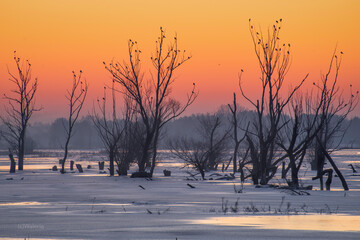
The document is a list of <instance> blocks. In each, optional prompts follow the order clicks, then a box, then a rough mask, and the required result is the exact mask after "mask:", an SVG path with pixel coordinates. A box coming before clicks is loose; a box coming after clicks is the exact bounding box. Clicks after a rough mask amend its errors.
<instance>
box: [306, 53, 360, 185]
mask: <svg viewBox="0 0 360 240" xmlns="http://www.w3.org/2000/svg"><path fill="white" fill-rule="evenodd" d="M342 55H343V53H342V52H340V55H338V54H337V53H336V49H335V51H334V53H333V55H332V57H331V60H330V65H329V68H328V71H327V72H326V73H325V74H323V75H322V77H321V80H320V82H319V83H314V85H315V86H316V87H317V88H318V89H319V91H320V92H321V93H322V95H323V96H322V98H323V104H322V107H321V109H320V113H319V114H320V118H321V121H323V124H322V125H321V128H320V129H319V131H318V133H317V135H316V141H315V159H314V161H313V163H312V167H313V169H316V170H317V176H316V177H314V179H317V178H319V179H320V188H321V190H323V179H322V176H323V175H324V172H325V170H324V164H325V159H326V158H327V159H328V161H329V162H330V164H331V166H332V167H333V168H334V170H335V172H336V173H337V175H338V176H339V178H340V179H341V181H342V184H343V186H344V189H345V190H347V189H346V188H348V187H347V184H346V181H345V179H344V178H343V176H342V174H341V172H340V171H339V169H338V168H337V166H336V165H335V162H334V161H333V160H332V159H331V156H330V155H331V153H332V152H333V151H336V150H338V149H339V147H340V144H341V142H342V139H343V137H344V135H345V132H346V130H347V128H348V126H347V125H346V124H345V120H346V118H347V117H348V115H349V114H350V113H351V112H352V111H353V110H354V108H355V107H356V106H357V104H358V102H359V95H358V93H359V92H358V91H357V92H356V93H353V91H352V85H350V94H349V97H348V98H347V99H346V98H345V97H344V96H343V91H341V89H340V87H339V86H338V81H339V72H340V67H341V61H342Z"/></svg>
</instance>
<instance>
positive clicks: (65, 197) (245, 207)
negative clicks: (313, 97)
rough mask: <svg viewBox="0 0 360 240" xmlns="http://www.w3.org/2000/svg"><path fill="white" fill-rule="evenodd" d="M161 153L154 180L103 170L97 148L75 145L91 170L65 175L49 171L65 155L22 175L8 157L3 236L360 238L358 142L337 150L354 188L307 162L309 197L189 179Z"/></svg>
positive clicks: (0, 160) (1, 176) (35, 160)
mask: <svg viewBox="0 0 360 240" xmlns="http://www.w3.org/2000/svg"><path fill="white" fill-rule="evenodd" d="M160 154H161V155H160V163H159V164H158V166H157V168H156V169H155V175H154V178H153V180H152V181H150V180H146V179H131V178H129V177H117V176H116V177H109V176H107V175H106V174H100V173H99V171H98V167H97V162H98V161H99V160H102V159H105V156H102V155H101V154H99V153H96V152H73V156H72V157H71V158H70V159H68V162H70V160H75V161H76V162H77V163H81V164H82V166H83V168H84V173H78V172H77V171H76V172H75V173H67V174H63V175H62V174H60V173H59V172H53V171H51V170H49V169H51V167H52V166H54V165H56V164H57V163H58V159H60V156H61V154H60V153H58V156H56V153H53V152H42V153H41V155H34V156H30V157H29V158H27V159H26V161H25V165H24V169H25V170H24V171H22V172H17V173H16V174H9V173H8V170H9V160H8V157H7V156H1V157H0V239H24V238H26V239H28V238H30V239H176V238H177V239H179V240H180V239H360V150H359V151H357V150H342V151H340V152H337V153H335V154H334V159H335V160H336V162H337V164H338V166H339V167H340V169H341V170H342V172H343V174H344V176H345V178H346V180H347V182H348V184H349V187H350V191H348V192H344V191H342V190H341V189H342V188H341V183H340V181H339V179H338V178H334V179H333V184H332V190H333V191H319V190H318V181H312V180H311V177H313V176H315V172H312V171H310V170H309V169H308V167H309V166H305V167H304V169H303V171H302V172H301V174H300V176H302V179H303V181H302V182H303V184H304V185H313V186H314V190H312V191H307V192H308V193H310V195H293V194H292V192H291V191H289V190H280V189H274V188H255V187H254V186H253V185H251V184H250V181H249V180H248V181H247V182H246V183H245V184H244V185H241V184H240V181H239V178H236V179H235V180H215V179H216V178H218V177H219V176H216V175H213V176H209V175H210V174H212V173H213V172H212V173H207V178H213V179H214V180H206V181H201V180H199V181H195V180H189V179H190V178H191V177H190V175H189V174H187V173H186V171H191V172H192V173H194V171H193V170H192V169H188V168H181V167H182V166H183V164H182V163H181V162H179V161H178V160H176V159H173V158H171V156H170V155H169V154H168V153H167V152H162V153H160ZM40 156H41V157H40ZM349 163H352V164H353V165H354V166H359V168H357V170H358V173H357V174H353V173H352V170H351V169H350V167H349V166H348V164H349ZM57 165H58V164H57ZM87 165H91V166H92V168H91V169H87V168H86V166H87ZM164 169H168V170H171V171H172V175H171V177H164V175H163V172H162V171H163V170H164ZM135 170H136V167H135V166H134V167H133V168H132V169H131V170H130V171H129V173H131V172H133V171H135ZM279 172H280V171H279ZM218 173H219V174H221V175H224V174H225V173H222V172H221V171H219V172H218ZM271 183H273V184H284V181H283V180H281V179H279V178H276V179H274V180H273V181H272V182H271ZM187 184H190V185H192V186H194V187H195V188H190V187H189V186H188V185H187Z"/></svg>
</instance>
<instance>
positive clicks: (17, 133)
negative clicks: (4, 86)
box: [0, 51, 41, 170]
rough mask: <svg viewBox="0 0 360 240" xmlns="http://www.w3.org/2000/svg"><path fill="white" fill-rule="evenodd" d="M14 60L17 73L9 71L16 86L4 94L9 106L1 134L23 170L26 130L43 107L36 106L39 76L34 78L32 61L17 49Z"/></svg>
mask: <svg viewBox="0 0 360 240" xmlns="http://www.w3.org/2000/svg"><path fill="white" fill-rule="evenodd" d="M14 61H15V64H16V68H17V74H12V73H11V72H10V70H8V73H9V75H10V79H9V80H10V81H11V82H12V83H14V84H15V88H14V89H13V90H12V91H11V92H12V95H6V94H4V99H5V100H7V101H8V106H7V107H6V108H5V112H6V116H3V117H0V118H1V121H2V123H3V124H4V125H5V127H6V128H5V130H4V131H3V132H2V133H1V135H2V136H3V138H4V139H5V140H6V141H7V143H8V144H9V145H10V154H11V153H12V152H15V153H16V155H17V158H18V169H19V170H23V168H24V155H25V144H26V141H25V140H26V130H27V127H28V125H29V121H30V118H31V117H32V115H33V113H34V112H36V111H40V110H41V108H36V107H35V94H36V91H37V89H38V80H37V78H35V79H32V76H31V64H30V62H29V61H28V60H26V61H21V59H20V58H19V57H17V56H16V51H14Z"/></svg>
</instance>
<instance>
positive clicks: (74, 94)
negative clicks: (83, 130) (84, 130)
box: [60, 70, 88, 173]
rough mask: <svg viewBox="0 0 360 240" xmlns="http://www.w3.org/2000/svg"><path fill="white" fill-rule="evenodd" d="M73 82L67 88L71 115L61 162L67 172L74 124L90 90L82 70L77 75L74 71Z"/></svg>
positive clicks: (62, 169)
mask: <svg viewBox="0 0 360 240" xmlns="http://www.w3.org/2000/svg"><path fill="white" fill-rule="evenodd" d="M72 73H73V83H72V87H71V89H70V90H67V94H66V99H67V100H68V103H69V112H68V113H69V115H68V117H67V123H66V124H67V125H66V126H64V128H65V132H66V140H65V146H64V157H63V159H62V162H61V171H60V172H61V173H65V162H66V159H67V157H68V151H69V143H70V139H71V137H72V136H73V134H74V132H73V130H74V126H75V123H76V121H77V120H78V118H79V115H80V112H81V109H82V108H83V106H84V103H85V98H86V95H87V91H88V84H87V82H86V80H82V79H81V77H82V70H80V72H79V74H78V75H76V74H75V72H74V71H73V72H72Z"/></svg>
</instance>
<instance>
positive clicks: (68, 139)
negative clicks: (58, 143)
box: [60, 132, 71, 174]
mask: <svg viewBox="0 0 360 240" xmlns="http://www.w3.org/2000/svg"><path fill="white" fill-rule="evenodd" d="M70 134H71V132H70V133H69V134H68V136H67V139H66V143H65V153H64V158H63V160H62V162H61V171H60V172H61V173H62V174H64V173H65V162H66V159H67V156H68V151H69V149H68V147H69V142H70Z"/></svg>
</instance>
